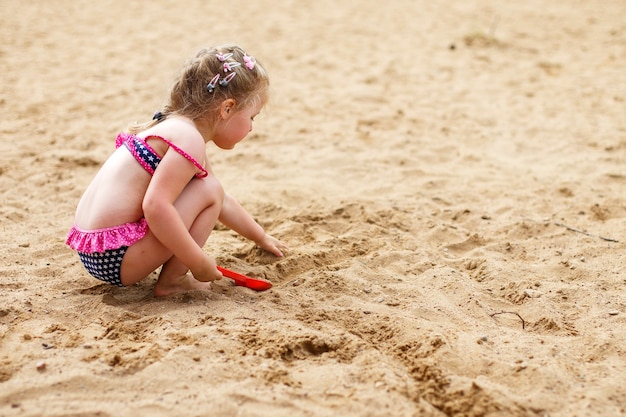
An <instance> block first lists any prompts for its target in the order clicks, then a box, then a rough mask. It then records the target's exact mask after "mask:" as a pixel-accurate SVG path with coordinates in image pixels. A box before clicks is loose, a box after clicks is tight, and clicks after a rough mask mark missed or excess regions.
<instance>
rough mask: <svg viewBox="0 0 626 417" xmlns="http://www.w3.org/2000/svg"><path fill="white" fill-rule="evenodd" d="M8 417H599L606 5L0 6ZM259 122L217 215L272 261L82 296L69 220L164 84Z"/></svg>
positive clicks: (239, 155)
mask: <svg viewBox="0 0 626 417" xmlns="http://www.w3.org/2000/svg"><path fill="white" fill-rule="evenodd" d="M0 6H1V7H0V10H1V13H0V37H1V39H2V42H1V44H0V73H1V74H2V87H1V90H0V134H1V135H2V136H1V138H2V140H1V142H0V151H1V153H0V155H1V156H0V202H1V204H0V229H1V233H2V240H1V242H0V257H1V259H2V262H1V263H0V289H1V295H0V416H18V415H19V416H43V415H45V416H93V415H97V416H140V415H141V416H143V415H150V416H157V417H158V416H272V417H274V416H276V417H280V416H290V417H293V416H562V417H571V416H618V415H623V414H624V413H625V411H624V407H625V404H626V388H625V386H624V382H625V380H626V371H625V370H626V350H625V348H624V340H625V339H626V266H625V264H626V256H625V252H624V249H625V248H626V246H625V242H626V232H625V230H626V206H625V201H626V199H625V192H626V184H625V182H626V171H625V162H626V20H625V19H624V16H626V2H624V1H623V0H606V1H602V2H591V1H583V0H555V1H550V2H544V1H539V0H529V1H523V2H522V1H518V2H506V4H504V2H495V1H488V0H470V1H463V2H461V1H456V2H453V1H443V2H429V1H424V0H390V1H389V2H386V3H381V2H375V1H367V0H362V1H356V0H353V1H341V2H335V1H330V0H319V1H315V2H309V1H304V0H292V1H283V2H279V1H270V0H260V1H256V2H251V1H246V0H233V1H229V2H214V1H205V0H202V1H200V0H197V1H186V2H179V1H173V0H171V1H170V0H155V1H150V2H130V1H119V0H111V1H106V0H105V1H99V2H92V1H68V0H57V1H55V0H53V1H47V2H44V1H39V2H18V1H15V0H0ZM224 42H234V43H237V44H240V45H242V46H243V47H244V48H246V49H247V50H248V51H249V52H250V53H251V54H253V55H255V56H256V57H257V58H258V59H259V60H260V61H262V62H263V63H264V64H265V66H266V67H267V69H268V71H269V73H270V76H271V80H272V94H273V98H272V103H271V105H270V106H269V107H268V108H267V109H266V110H265V111H264V112H263V113H262V115H261V116H259V118H258V119H257V121H256V122H255V131H254V132H253V134H251V136H250V137H249V138H248V139H246V140H245V141H244V142H243V143H241V144H240V145H239V146H238V147H237V148H236V149H235V150H233V151H229V152H226V151H219V150H217V149H216V148H215V147H214V146H213V145H212V144H209V145H208V152H209V154H210V155H211V158H212V160H213V166H214V169H215V171H216V173H217V175H218V177H219V178H220V179H221V181H222V183H223V184H224V186H225V188H226V189H227V190H228V191H229V192H231V193H232V194H234V195H235V196H236V197H237V198H238V199H239V200H240V201H241V202H242V203H243V204H244V206H245V207H246V208H247V209H248V210H249V211H250V212H251V213H252V214H253V215H254V216H255V218H256V219H258V221H259V222H260V223H261V224H262V225H263V226H264V227H266V228H267V230H268V231H269V232H270V233H272V234H274V235H276V236H277V237H279V238H280V239H282V240H284V241H285V242H286V243H288V244H289V246H290V247H291V250H290V251H289V253H288V254H287V256H286V257H285V258H284V259H280V260H277V259H275V258H274V257H273V256H271V255H268V254H266V253H263V252H262V251H260V250H259V249H258V248H256V247H255V246H254V245H253V244H252V243H250V242H247V241H244V240H242V239H240V238H239V237H238V236H236V235H235V234H233V233H232V232H231V231H229V230H227V229H225V228H223V227H220V228H218V229H217V230H216V231H215V232H214V233H213V234H212V236H211V238H210V240H209V242H208V243H207V245H206V246H205V250H206V251H207V252H208V253H211V254H212V255H213V256H215V257H216V258H217V259H218V261H219V263H220V264H222V265H223V266H226V267H230V268H231V269H235V270H238V271H240V272H243V273H247V274H250V275H253V276H258V277H265V278H267V279H269V280H271V281H272V282H273V284H274V287H273V288H272V289H271V290H268V291H266V292H253V291H251V290H249V289H245V288H241V287H235V286H234V285H232V284H231V283H230V282H229V281H226V280H224V281H221V282H219V283H216V284H215V285H214V288H213V290H212V291H211V292H209V293H188V294H184V295H179V296H174V297H169V298H165V299H155V298H154V297H153V296H152V294H151V288H152V285H153V283H154V281H155V279H156V275H154V274H153V275H152V276H150V277H148V278H147V279H146V280H144V281H142V282H141V283H140V284H138V285H136V286H133V287H129V288H124V289H120V288H114V287H110V286H107V285H102V284H100V283H99V281H97V280H94V279H93V278H90V277H89V276H88V275H87V274H86V272H85V271H84V270H83V268H82V266H81V265H80V263H79V261H78V259H77V257H76V255H75V254H74V253H73V252H72V251H71V250H69V249H68V248H67V247H66V246H65V245H64V239H65V234H66V232H67V230H68V229H69V227H70V226H71V224H72V221H73V212H74V207H75V205H76V203H77V202H78V199H79V197H80V195H81V194H82V192H83V190H84V189H85V187H86V185H87V184H88V182H89V181H90V179H91V178H92V176H93V175H94V174H95V172H96V171H97V169H98V167H99V165H100V164H101V163H102V162H103V161H104V160H105V159H106V158H107V156H108V155H109V154H110V153H111V152H112V151H113V149H114V139H115V135H116V134H117V132H119V131H121V130H122V129H124V127H125V126H126V125H127V123H128V122H130V121H133V120H146V119H149V118H150V117H151V116H152V113H153V112H154V110H156V109H157V108H158V107H159V105H160V103H161V102H162V100H163V98H164V96H165V93H166V91H167V88H168V86H169V83H170V81H171V79H172V76H173V74H174V73H175V72H176V70H177V69H178V68H179V66H180V64H181V63H182V62H183V61H184V60H185V59H187V58H188V57H189V56H191V55H193V54H194V53H195V52H196V50H197V49H199V48H200V47H203V46H209V45H213V44H220V43H224Z"/></svg>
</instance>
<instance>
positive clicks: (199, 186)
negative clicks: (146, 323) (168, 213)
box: [121, 176, 224, 296]
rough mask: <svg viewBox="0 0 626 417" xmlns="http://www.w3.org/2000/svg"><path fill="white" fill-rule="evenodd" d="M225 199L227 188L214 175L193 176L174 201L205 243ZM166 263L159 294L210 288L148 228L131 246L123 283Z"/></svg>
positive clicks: (195, 236) (196, 237) (192, 231)
mask: <svg viewBox="0 0 626 417" xmlns="http://www.w3.org/2000/svg"><path fill="white" fill-rule="evenodd" d="M223 201H224V190H223V188H222V186H221V184H220V183H219V181H218V180H217V178H215V177H214V176H209V177H207V178H203V179H193V180H192V181H191V182H190V183H189V184H188V185H187V187H186V188H185V189H184V190H183V192H182V193H181V195H180V197H179V198H178V200H176V202H175V203H174V206H175V207H176V209H177V210H178V212H179V214H180V216H181V219H182V220H183V223H185V226H186V227H187V228H188V230H189V232H190V234H191V236H192V237H193V239H194V240H195V241H196V243H198V245H199V246H203V245H204V244H205V242H206V241H207V239H208V238H209V235H210V234H211V232H212V230H213V228H214V227H215V224H216V223H217V218H218V216H219V214H220V211H221V208H222V203H223ZM161 265H163V268H162V270H161V273H160V275H159V280H158V281H157V284H156V286H155V295H157V296H160V295H168V294H173V293H176V292H182V291H188V290H193V289H200V290H202V289H208V288H209V287H210V283H208V282H200V281H197V280H195V279H194V278H193V277H192V276H191V275H190V274H187V272H188V268H187V267H186V266H185V265H183V264H182V263H181V262H180V261H179V260H178V259H177V258H175V257H173V256H172V252H171V251H170V250H169V249H168V248H166V247H165V246H163V245H162V244H161V242H160V241H159V240H158V239H157V238H156V237H155V236H154V235H153V234H152V232H151V231H148V233H147V234H146V236H145V237H144V238H143V239H141V240H140V241H138V242H137V243H135V244H134V245H132V246H131V247H129V248H128V251H127V252H126V255H125V256H124V260H123V261H122V272H121V273H122V282H123V284H124V285H132V284H134V283H136V282H138V281H140V280H142V279H143V278H145V277H146V276H147V275H149V274H150V273H151V272H152V271H154V270H155V269H157V268H158V267H159V266H161Z"/></svg>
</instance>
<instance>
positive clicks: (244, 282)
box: [217, 266, 272, 291]
mask: <svg viewBox="0 0 626 417" xmlns="http://www.w3.org/2000/svg"><path fill="white" fill-rule="evenodd" d="M217 269H218V270H219V271H220V272H221V273H222V275H224V276H225V277H226V278H230V279H232V280H233V281H235V284H236V285H239V286H241V287H247V288H250V289H252V290H255V291H265V290H268V289H270V288H272V283H271V282H269V281H266V280H264V279H258V278H250V277H247V276H245V275H242V274H240V273H238V272H235V271H231V270H230V269H226V268H222V267H221V266H218V267H217Z"/></svg>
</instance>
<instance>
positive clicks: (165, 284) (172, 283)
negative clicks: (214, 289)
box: [154, 273, 211, 297]
mask: <svg viewBox="0 0 626 417" xmlns="http://www.w3.org/2000/svg"><path fill="white" fill-rule="evenodd" d="M210 289H211V283H210V282H202V281H198V280H196V279H195V278H194V277H193V275H191V274H190V273H186V274H184V275H181V276H179V277H175V278H168V279H165V278H163V277H162V276H160V277H159V279H158V281H157V282H156V285H155V286H154V296H155V297H165V296H167V295H173V294H179V293H181V292H187V291H208V290H210Z"/></svg>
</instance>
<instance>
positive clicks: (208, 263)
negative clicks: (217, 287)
mask: <svg viewBox="0 0 626 417" xmlns="http://www.w3.org/2000/svg"><path fill="white" fill-rule="evenodd" d="M190 270H191V273H192V274H193V277H194V278H195V279H197V280H198V281H202V282H208V281H217V280H218V279H222V278H223V277H224V276H223V275H222V273H221V272H220V271H219V270H218V269H217V263H216V262H215V259H213V258H211V257H210V256H207V257H206V260H205V262H203V263H202V265H201V266H200V267H196V268H193V269H190Z"/></svg>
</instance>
